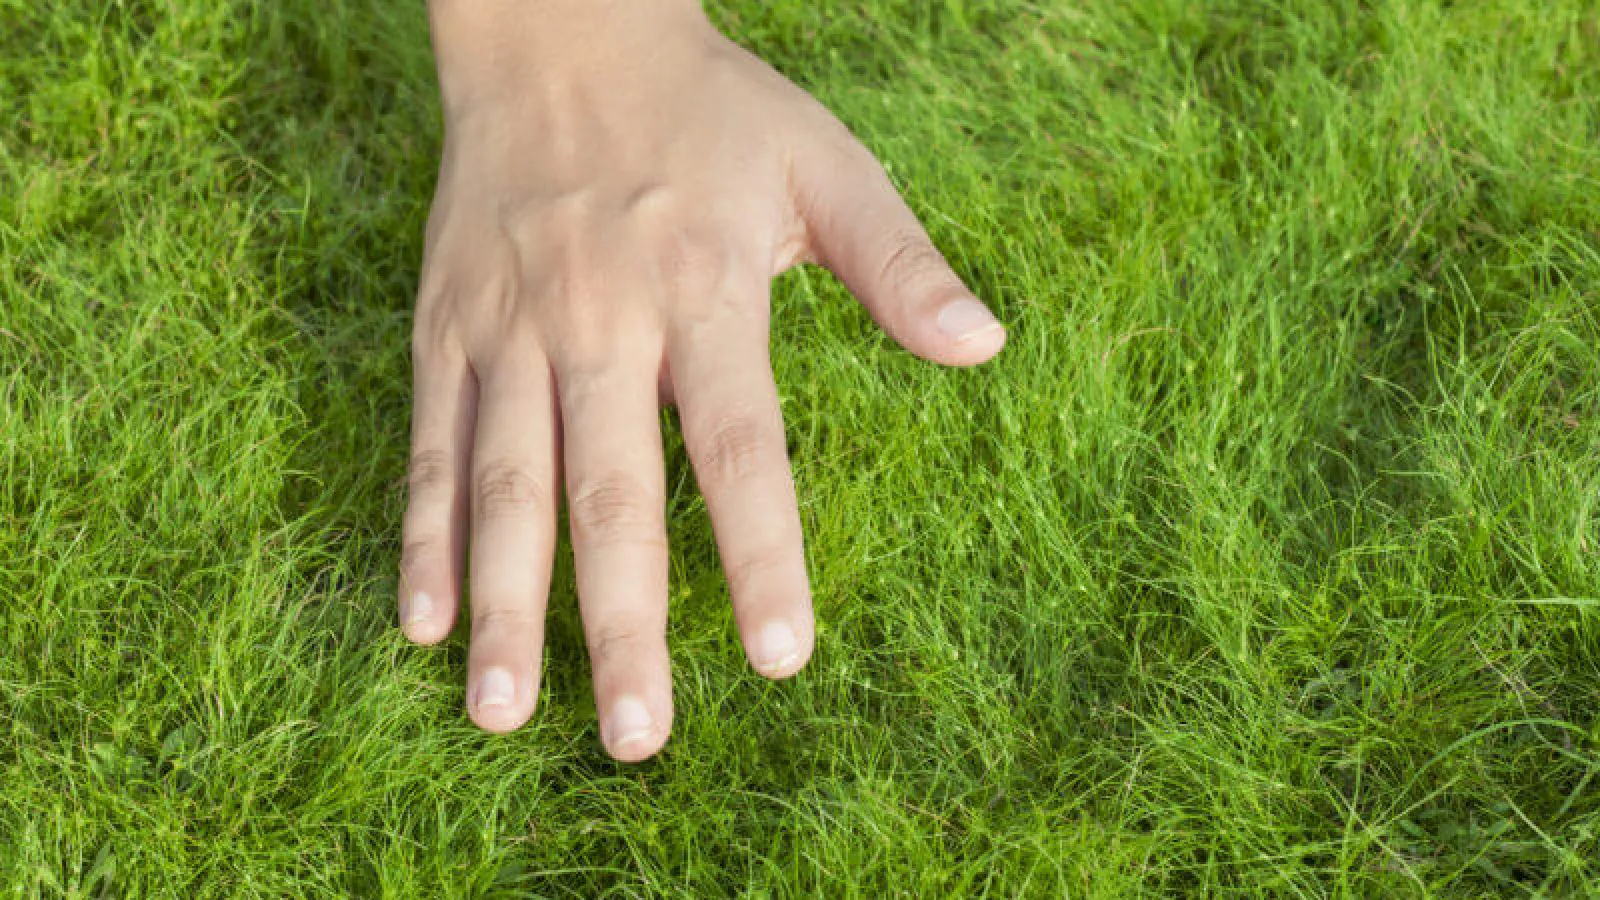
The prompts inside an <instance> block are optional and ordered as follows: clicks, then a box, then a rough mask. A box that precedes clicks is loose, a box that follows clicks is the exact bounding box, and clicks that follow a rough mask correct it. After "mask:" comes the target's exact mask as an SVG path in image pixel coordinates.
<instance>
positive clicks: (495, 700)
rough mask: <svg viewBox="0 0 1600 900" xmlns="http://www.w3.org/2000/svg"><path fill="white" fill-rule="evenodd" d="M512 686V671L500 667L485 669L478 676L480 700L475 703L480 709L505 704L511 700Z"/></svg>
mask: <svg viewBox="0 0 1600 900" xmlns="http://www.w3.org/2000/svg"><path fill="white" fill-rule="evenodd" d="M512 687H513V680H512V678H511V673H510V672H508V671H506V670H505V669H502V668H499V667H495V668H492V669H485V670H484V672H483V674H482V675H480V676H479V677H478V702H477V703H475V704H473V705H474V706H476V707H478V708H479V709H486V708H488V707H491V706H505V705H506V704H507V703H510V702H511V691H512Z"/></svg>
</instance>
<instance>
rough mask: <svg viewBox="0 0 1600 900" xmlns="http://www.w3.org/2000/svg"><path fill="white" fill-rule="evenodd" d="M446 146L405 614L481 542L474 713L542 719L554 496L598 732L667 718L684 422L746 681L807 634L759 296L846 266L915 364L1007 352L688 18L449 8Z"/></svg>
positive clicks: (837, 148)
mask: <svg viewBox="0 0 1600 900" xmlns="http://www.w3.org/2000/svg"><path fill="white" fill-rule="evenodd" d="M431 16H432V23H433V35H434V45H435V50H436V53H437V56H438V64H439V74H440V87H441V91H442V95H443V100H444V110H445V120H446V131H445V148H444V154H443V159H442V161H441V165H440V173H439V181H438V189H437V193H436V195H435V198H434V205H433V210H432V214H431V216H430V218H429V222H428V232H427V249H426V255H425V260H424V264H423V272H422V277H421V284H420V289H419V294H418V298H417V308H416V323H415V332H414V337H413V347H412V351H413V361H414V367H415V394H416V396H415V404H416V405H415V410H414V415H413V424H412V457H411V466H410V499H409V506H408V508H407V510H406V514H405V523H404V529H403V531H404V536H403V548H404V549H403V551H402V559H401V575H402V577H401V587H400V617H401V623H402V627H403V628H404V630H405V633H406V635H407V636H408V637H410V638H411V639H412V640H414V641H416V642H418V643H422V644H431V643H435V642H437V641H440V640H442V639H443V638H444V637H445V636H446V635H447V634H448V633H449V632H450V629H451V628H452V626H453V624H454V621H455V618H456V613H457V610H458V608H459V604H460V587H461V583H462V576H463V574H464V573H463V568H464V566H465V559H466V556H467V554H466V549H467V545H468V542H469V540H470V543H471V547H472V553H471V571H470V573H465V574H466V575H467V577H468V580H469V581H470V585H471V592H472V623H471V645H470V650H469V655H468V675H467V683H468V689H467V708H468V713H469V715H470V716H471V718H472V720H473V721H474V722H476V723H477V724H478V725H480V726H482V727H483V728H485V729H488V730H490V731H497V732H502V731H509V730H511V729H514V728H517V727H518V726H520V725H521V724H523V723H524V722H526V721H527V720H528V718H529V716H531V715H532V713H533V709H534V705H535V701H536V696H537V693H538V687H539V678H540V665H539V661H540V659H541V657H542V653H543V641H544V617H545V604H546V596H547V593H548V589H549V585H550V571H551V562H552V557H553V555H554V550H555V544H556V523H557V507H556V504H557V496H558V492H557V485H559V484H563V483H564V485H565V496H566V499H567V505H568V509H569V518H570V523H571V532H572V548H573V553H574V557H575V560H574V562H575V567H576V573H577V587H578V595H579V604H580V608H581V612H582V616H583V623H584V633H585V638H586V643H587V645H588V650H589V655H590V658H591V662H592V664H593V666H594V691H595V702H596V705H597V708H598V710H599V714H600V718H601V736H602V739H603V741H604V743H605V746H606V748H607V750H608V751H609V752H610V753H611V754H612V755H613V756H615V757H616V758H618V759H620V760H625V761H633V760H639V759H643V758H645V757H648V756H650V755H651V754H653V753H655V752H656V751H657V750H658V749H660V747H661V745H662V744H663V742H665V740H666V738H667V734H668V732H669V730H670V727H671V722H672V685H671V672H670V661H669V658H668V652H667V643H666V624H667V565H668V564H667V544H666V533H665V523H664V512H665V503H666V488H665V479H664V474H663V462H662V447H661V434H660V429H659V416H658V410H659V406H660V404H661V403H662V402H676V404H677V406H678V409H679V414H680V418H681V422H682V427H683V436H684V441H685V444H686V445H687V448H688V453H689V457H690V461H691V463H692V464H693V467H694V471H695V474H696V477H697V479H698V481H699V483H700V487H701V490H702V491H703V493H704V495H705V501H706V506H707V509H708V510H709V512H710V515H711V519H712V524H713V527H714V529H715V531H716V537H717V546H718V551H719V553H720V555H721V558H722V563H723V568H724V571H725V572H726V573H727V578H728V584H729V591H730V594H731V597H732V602H733V606H734V612H735V618H736V619H737V621H738V626H739V631H740V634H741V637H742V639H743V642H744V647H745V651H746V654H747V656H748V658H749V660H750V663H751V664H752V665H753V666H754V667H755V668H756V670H757V671H759V672H761V673H762V674H763V675H766V676H768V677H771V678H783V677H787V676H789V675H792V674H794V673H795V672H797V671H798V670H799V669H800V668H801V667H802V666H803V665H804V664H805V662H806V660H807V659H808V658H809V657H810V654H811V650H812V644H813V639H814V629H813V621H812V612H811V599H810V591H809V587H808V584H807V577H806V569H805V562H804V555H803V551H802V542H801V530H800V518H799V513H798V510H797V507H796V503H795V493H794V485H793V482H792V480H791V477H790V473H789V464H788V459H787V456H786V451H785V441H784V432H783V422H782V419H781V416H780V412H779V407H778V397H777V391H776V388H775V386H774V384H773V381H772V374H771V368H770V365H769V361H768V355H767V354H768V323H769V316H770V312H769V300H768V290H769V285H770V282H771V280H772V279H773V278H774V277H775V276H777V275H778V274H780V273H782V272H783V271H785V270H787V269H788V268H790V267H792V266H794V265H796V264H798V263H800V262H807V261H809V262H817V263H820V264H822V265H825V266H826V267H828V268H829V269H831V270H832V271H833V272H834V273H836V274H837V275H838V276H839V277H840V278H841V279H842V280H843V282H844V283H845V285H846V286H847V287H849V288H850V290H851V291H852V292H854V294H855V295H856V296H857V297H858V298H860V300H861V301H862V303H863V304H864V305H865V306H866V308H867V309H868V311H869V312H870V313H871V315H872V317H873V318H874V319H875V320H876V321H877V322H878V323H879V325H880V326H882V327H883V328H884V329H885V330H886V331H887V332H888V333H889V334H890V335H891V336H892V337H893V338H894V339H895V340H896V341H898V342H899V343H900V344H901V345H902V346H904V347H905V348H907V349H908V350H910V351H911V352H913V353H915V354H917V355H918V356H921V357H923V358H925V359H929V360H932V361H935V362H939V363H944V364H947V365H959V366H964V365H973V364H977V363H981V362H983V361H985V360H987V359H989V358H990V357H992V356H994V355H995V354H996V353H998V352H999V350H1000V348H1001V346H1002V345H1003V344H1004V342H1005V332H1004V330H1003V329H1002V327H1001V326H1000V324H999V323H998V322H997V321H996V320H995V319H994V317H993V316H992V315H991V314H990V313H989V311H988V310H987V309H986V308H985V307H984V306H983V305H982V304H981V303H979V302H978V301H977V300H976V299H974V298H973V296H972V294H971V293H970V292H969V291H968V290H967V289H966V288H965V287H964V286H963V285H962V283H961V281H960V279H959V278H958V277H957V276H956V275H955V274H954V273H953V272H952V271H951V270H950V267H949V266H948V265H947V264H946V262H945V261H944V259H943V257H942V256H941V255H940V254H939V252H938V251H937V250H936V249H935V248H934V246H933V244H932V243H931V242H930V241H929V240H928V237H927V235H926V233H925V232H924V231H923V229H922V227H921V226H920V225H919V224H918V222H917V220H916V218H915V216H914V215H913V214H912V213H911V211H910V210H909V209H908V208H907V207H906V205H905V203H904V202H903V201H902V200H901V198H900V197H899V195H898V194H897V193H896V191H895V189H894V187H893V185H892V184H891V183H890V181H889V179H888V178H887V177H886V175H885V174H884V172H883V169H882V167H881V166H879V165H878V163H877V161H876V160H875V159H874V158H873V156H872V154H871V153H870V151H868V150H867V149H866V148H865V147H864V146H863V145H862V144H861V143H860V142H859V141H857V140H856V139H855V138H854V137H853V136H852V135H851V134H850V132H849V131H848V129H846V128H845V127H844V126H843V125H842V124H840V123H839V121H838V120H837V119H835V118H834V117H833V116H832V115H831V114H830V113H829V112H828V111H827V110H826V109H824V108H823V107H822V106H821V105H820V104H819V103H817V102H816V101H815V100H814V99H813V98H811V97H810V96H809V95H808V94H806V93H805V92H804V91H802V90H801V89H799V88H798V87H796V86H795V85H794V84H792V83H791V82H789V81H788V80H787V79H785V78H784V77H782V76H781V75H780V74H778V73H777V72H776V71H774V70H773V69H771V68H770V67H768V66H767V65H766V64H765V63H763V62H761V61H760V60H758V59H757V58H756V57H754V56H753V55H751V54H750V53H748V52H746V51H744V50H743V49H741V48H740V47H738V46H737V45H736V44H734V43H733V42H731V41H729V40H727V39H726V38H724V37H723V36H722V35H721V34H719V33H718V32H717V31H716V29H715V28H714V27H712V26H711V24H710V23H709V21H708V20H707V19H706V18H705V16H704V14H703V13H702V12H701V10H700V9H699V7H698V4H696V3H693V2H688V0H478V2H471V3H469V2H465V0H435V2H434V3H433V4H432V9H431Z"/></svg>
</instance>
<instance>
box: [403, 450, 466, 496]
mask: <svg viewBox="0 0 1600 900" xmlns="http://www.w3.org/2000/svg"><path fill="white" fill-rule="evenodd" d="M454 481H455V466H454V465H453V464H452V461H451V459H450V455H449V454H447V453H445V452H444V451H442V450H419V451H417V452H416V453H413V454H412V455H411V462H410V464H409V467H408V468H407V470H406V487H407V489H408V490H409V491H410V493H411V497H412V498H413V499H416V498H419V497H420V498H424V499H426V498H429V497H434V496H437V495H439V494H443V493H447V492H448V491H449V490H450V488H451V487H452V485H453V482H454Z"/></svg>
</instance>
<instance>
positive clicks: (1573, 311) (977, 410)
mask: <svg viewBox="0 0 1600 900" xmlns="http://www.w3.org/2000/svg"><path fill="white" fill-rule="evenodd" d="M713 8H714V12H715V15H716V16H717V17H718V19H719V21H721V22H722V23H723V24H724V25H726V26H727V27H728V29H729V30H730V32H731V33H732V34H733V35H734V36H735V37H737V38H738V39H739V40H740V41H741V42H742V43H744V44H746V45H747V46H750V47H751V48H753V49H754V50H756V51H757V52H759V53H760V54H761V55H763V56H764V57H765V58H767V59H769V60H770V61H772V62H773V64H774V65H776V66H777V67H779V68H780V69H782V70H783V71H784V72H786V73H788V74H789V75H790V76H791V77H793V78H795V79H796V80H797V81H799V82H800V83H801V84H803V85H805V86H807V87H808V88H810V89H812V90H813V91H815V92H816V93H817V94H818V95H819V96H820V97H821V98H822V99H823V100H825V101H826V102H828V103H829V104H830V105H831V106H832V107H833V108H834V109H835V110H837V111H838V112H839V114H840V116H841V117H842V118H843V119H844V120H845V121H847V122H848V123H849V124H851V125H852V127H854V128H855V129H856V130H857V132H858V133H859V134H860V135H861V136H862V137H863V139H864V140H866V141H867V142H868V143H869V144H870V145H871V146H872V147H873V148H874V149H875V150H877V151H878V152H879V153H880V154H881V155H882V157H883V158H884V160H885V161H886V163H887V164H888V166H889V168H890V170H891V172H892V174H893V176H894V177H895V180H896V181H897V183H899V184H901V185H902V186H903V187H904V189H905V190H906V192H907V196H908V197H909V199H910V200H911V202H912V204H913V206H914V207H915V208H916V209H917V210H918V211H919V212H920V213H921V214H922V215H923V217H924V219H925V220H926V222H927V223H928V225H929V227H930V230H931V231H932V232H933V233H934V235H935V238H936V240H937V241H938V242H939V244H940V245H941V246H942V247H944V248H945V249H946V250H947V252H948V253H949V255H950V257H951V259H952V261H953V262H954V263H955V264H956V266H957V268H958V269H959V270H960V271H961V272H962V273H963V274H965V275H966V276H968V277H969V278H970V279H971V280H972V282H973V284H974V285H975V286H976V287H977V288H978V290H979V292H980V293H981V294H982V295H984V296H985V297H986V298H988V299H990V300H991V301H993V302H994V303H995V305H996V306H997V308H998V309H999V310H1000V311H1001V314H1002V317H1003V318H1004V319H1005V321H1006V322H1007V323H1008V324H1009V326H1010V328H1011V343H1010V346H1009V347H1008V348H1007V350H1006V352H1005V353H1004V354H1003V355H1002V357H1001V358H1000V359H999V360H998V361H997V362H996V363H995V364H993V365H990V366H987V367H984V368H982V369H980V370H976V371H968V372H955V371H946V370H939V369H936V368H935V367H933V366H930V365H927V364H924V363H920V362H918V361H916V360H914V359H912V358H910V357H909V356H908V355H907V354H905V353H903V352H900V351H898V350H896V349H894V348H893V347H892V345H890V344H889V343H888V342H887V341H886V339H884V338H883V337H881V336H880V335H879V334H878V333H877V332H876V331H875V330H874V329H873V328H872V327H871V324H870V322H869V321H868V320H867V318H866V316H865V315H864V314H863V313H862V312H861V310H860V309H859V308H857V307H856V306H854V305H853V304H852V303H851V302H850V301H849V300H848V298H847V296H846V294H845V293H844V292H843V291H842V289H841V288H840V287H839V286H838V285H837V284H836V283H835V282H834V281H833V280H832V279H831V278H829V277H827V276H826V275H825V274H823V273H821V272H819V271H816V270H807V271H802V272H797V273H794V274H791V275H789V276H786V277H785V278H784V279H783V280H782V281H780V283H779V284H778V286H777V288H776V292H775V306H776V311H777V312H776V317H775V318H776V334H775V336H774V347H775V361H776V368H777V374H778V378H779V382H780V386H781V390H782V394H783V399H784V406H785V411H786V415H787V418H788V423H789V429H790V435H791V443H792V448H793V453H794V459H795V467H796V474H797V478H798V480H799V489H800V497H801V501H802V504H803V515H804V518H805V522H806V525H807V530H808V539H809V544H808V552H809V558H810V564H811V567H812V572H813V578H814V582H815V593H816V597H817V604H818V615H819V621H820V623H821V634H820V640H819V644H818V653H817V656H816V658H815V660H814V661H813V662H812V664H811V666H810V667H809V669H808V670H807V671H806V672H805V673H804V674H803V675H801V676H800V677H799V678H798V679H796V680H794V681H792V682H788V683H783V684H771V683H768V682H765V681H763V680H762V679H760V678H758V677H757V676H755V675H754V674H752V673H751V672H750V671H749V670H748V669H747V667H746V664H745V662H744V659H743V654H742V652H741V651H740V649H739V647H738V645H737V643H736V637H735V633H734V630H733V626H732V617H731V614H730V613H729V610H728V608H727V601H726V593H725V590H724V588H723V585H722V582H721V575H720V572H719V570H718V567H717V564H716V558H715V552H714V545H713V542H712V537H711V532H710V528H709V525H708V523H707V520H706V517H705V514H704V509H703V506H702V504H701V501H700V499H699V497H698V495H697V494H696V492H695V490H694V488H693V479H692V477H690V475H689V473H688V469H687V466H686V463H685V460H684V455H683V452H682V449H681V442H679V441H678V440H677V438H676V436H675V434H674V433H673V432H672V431H671V425H670V422H669V441H668V446H669V451H670V452H669V460H668V465H669V470H670V471H669V476H670V479H671V480H670V482H669V483H670V484H672V485H675V486H676V489H675V491H674V493H673V496H672V503H671V509H670V521H671V527H672V537H673V575H674V594H673V621H672V631H671V641H672V645H673V648H674V654H675V664H676V674H677V688H676V690H677V695H676V696H677V707H678V713H679V718H678V722H677V725H676V728H675V732H674V736H673V739H672V742H671V743H670V744H669V746H668V747H667V749H666V750H665V752H664V753H663V754H662V755H661V756H660V758H658V759H656V760H654V761H652V762H650V763H647V764H645V765H641V766H623V765H619V764H616V763H613V762H611V761H610V760H609V759H608V758H607V757H606V756H605V755H604V753H603V752H602V751H601V750H600V747H599V744H598V741H597V738H596V732H595V726H594V717H593V706H592V700H591V699H590V693H589V685H588V666H587V662H586V660H585V658H584V653H583V643H582V639H581V633H580V631H579V627H578V624H577V615H576V611H575V604H574V601H573V584H572V575H571V568H570V565H567V564H566V563H565V562H563V563H562V564H561V566H560V567H558V571H557V577H556V589H555V598H554V603H553V613H552V623H551V627H550V641H549V649H548V656H547V663H546V670H547V675H546V680H545V694H544V697H543V699H542V703H541V707H540V711H539V712H538V713H537V715H536V718H535V722H534V723H533V724H532V725H530V726H529V727H527V728H525V729H523V730H521V731H520V732H517V733H516V734H514V735H512V736H509V737H494V736H490V735H486V734H483V733H480V732H478V731H476V730H475V729H474V728H473V727H472V726H471V725H470V723H469V722H468V721H467V720H466V718H465V716H464V715H463V713H462V711H461V707H462V693H461V692H462V679H463V674H464V655H465V654H464V650H465V643H464V640H463V638H462V637H461V636H460V635H458V636H456V637H455V638H453V639H452V640H451V641H450V642H448V644H446V645H444V646H442V647H439V648H433V649H419V648H414V647H410V646H408V645H406V644H405V642H404V641H403V640H402V639H401V637H400V635H399V634H398V632H397V631H396V630H395V628H394V627H393V626H392V622H393V619H394V611H393V607H392V603H393V595H394V589H395V587H394V580H393V579H394V572H395V569H396V565H397V557H398V551H399V547H398V538H399V530H398V521H399V514H400V511H401V508H402V503H403V476H404V471H403V470H404V461H405V457H406V450H407V448H406V434H407V425H408V415H409V368H408V366H409V363H408V360H407V348H408V340H407V339H408V333H409V324H410V312H409V307H410V302H411V299H412V291H413V289H414V286H415V282H416V275H417V266H418V262H419V259H420V255H421V246H420V241H421V231H422V225H423V222H424V218H425V216H426V213H427V202H428V199H429V195H430V191H431V188H432V180H433V174H434V168H435V164H436V154H437V152H438V150H439V145H440V129H439V124H438V121H437V116H438V108H437V100H436V97H435V93H434V90H435V86H434V81H433V73H432V63H431V57H430V54H429V51H428V46H427V36H426V29H425V23H424V20H423V15H422V4H421V3H418V2H409V3H391V2H381V0H315V2H314V0H274V2H272V3H246V2H243V0H163V2H155V0H126V2H122V0H119V2H114V3H112V2H106V3H89V2H82V0H80V2H64V3H44V2H35V0H0V896H4V897H18V898H23V897H27V898H32V897H84V898H88V897H97V898H98V897H104V898H124V897H125V898H142V897H183V898H209V897H227V898H249V897H291V896H292V897H345V896H393V897H412V896H415V897H454V896H461V897H466V896H472V897H512V896H528V895H530V894H531V895H535V896H548V897H589V896H615V897H635V896H658V895H677V896H696V897H702V896H706V897H709V896H721V895H734V894H743V895H746V896H751V897H770V898H779V897H810V896H827V897H871V898H881V897H955V896H988V897H1011V896H1032V897H1050V898H1055V897H1073V898H1077V897H1132V896H1152V897H1154V896H1237V897H1424V896H1431V897H1523V896H1530V897H1532V896H1539V897H1565V896H1596V895H1600V778H1597V775H1600V7H1597V6H1596V5H1595V3H1593V2H1589V0H1485V2H1475V3H1444V2H1421V0H1419V2H1409V3H1407V2H1397V0H1369V2H1357V0H1276V2H1268V0H1225V2H1222V0H1219V2H1215V3H1206V4H1196V3H1190V2H1179V0H1134V2H1123V0H1073V2H1066V0H1050V2H1024V0H941V2H936V3H928V2H910V0H902V2H889V0H861V2H853V3H844V2H812V0H782V2H772V3H767V2H761V0H726V2H720V3H716V4H713Z"/></svg>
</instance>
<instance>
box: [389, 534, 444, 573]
mask: <svg viewBox="0 0 1600 900" xmlns="http://www.w3.org/2000/svg"><path fill="white" fill-rule="evenodd" d="M443 546H444V542H443V541H442V540H440V539H439V538H438V537H436V536H434V535H425V536H420V537H412V538H407V539H406V541H405V543H404V544H403V545H402V546H401V548H400V575H401V577H408V576H410V575H413V574H415V573H416V571H417V569H418V568H419V567H420V566H421V565H422V564H423V563H424V562H426V561H427V560H429V559H432V558H435V557H437V556H438V555H439V553H440V551H441V550H442V549H443Z"/></svg>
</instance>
